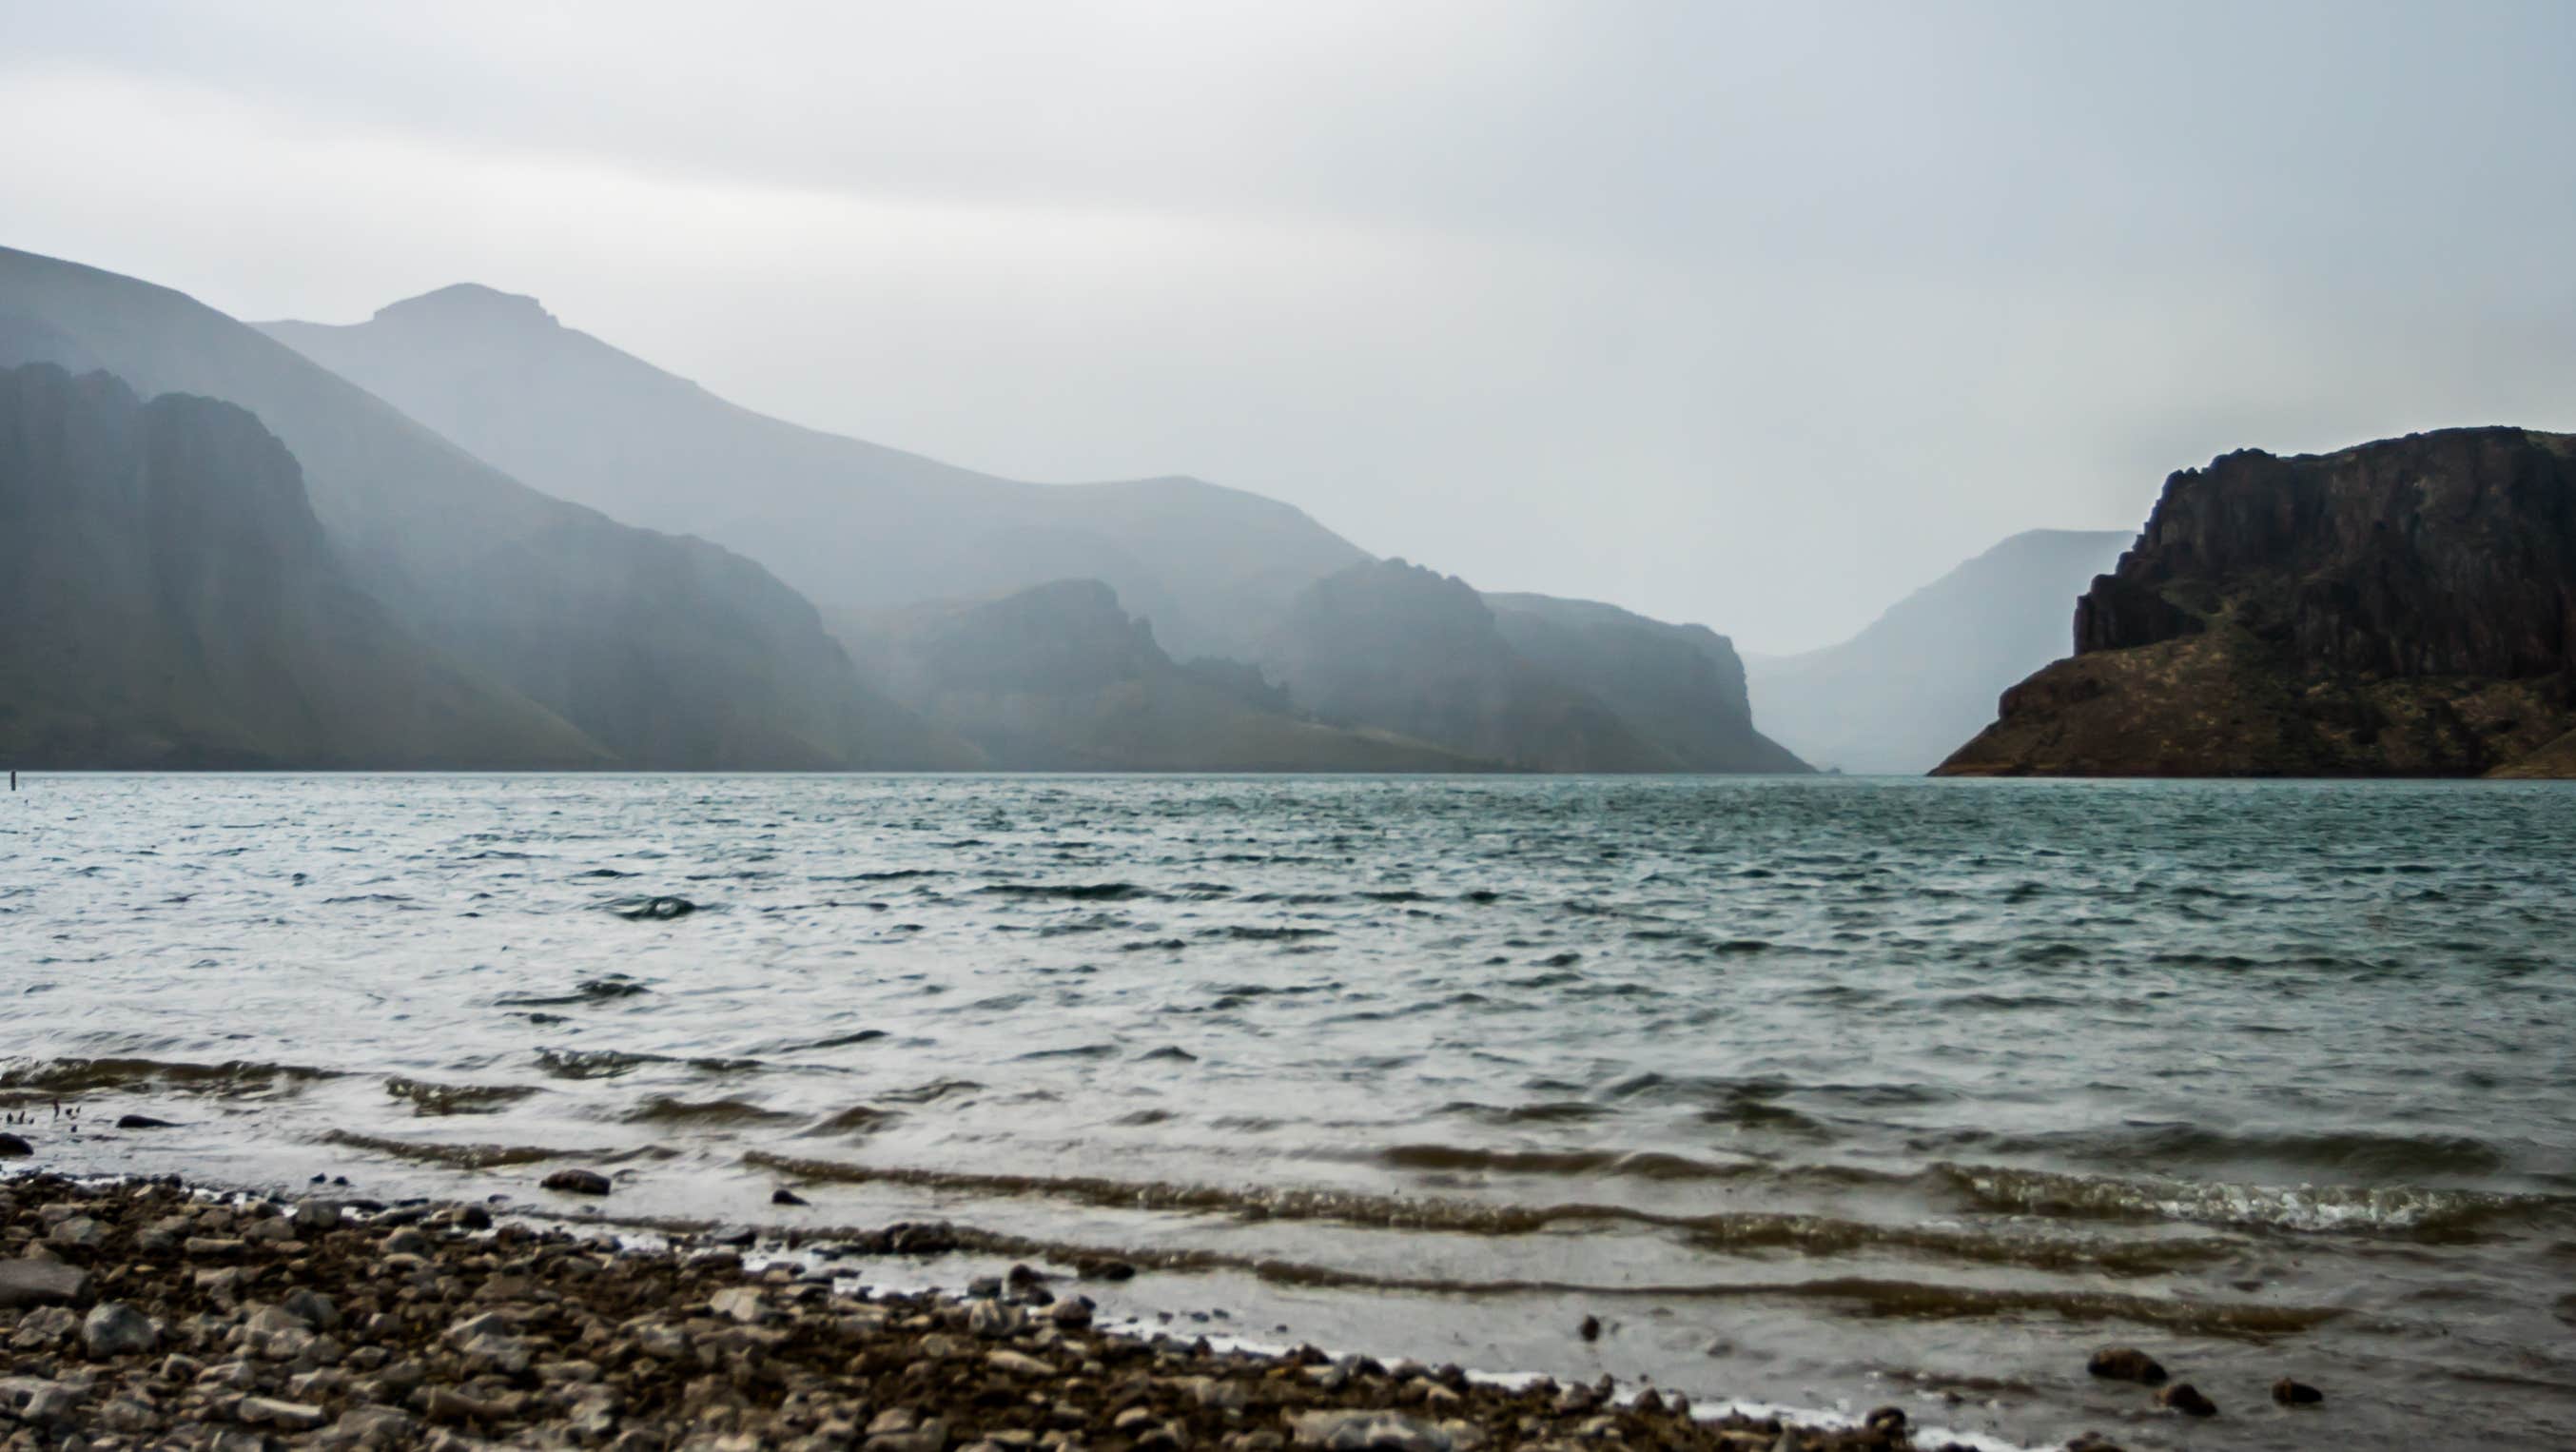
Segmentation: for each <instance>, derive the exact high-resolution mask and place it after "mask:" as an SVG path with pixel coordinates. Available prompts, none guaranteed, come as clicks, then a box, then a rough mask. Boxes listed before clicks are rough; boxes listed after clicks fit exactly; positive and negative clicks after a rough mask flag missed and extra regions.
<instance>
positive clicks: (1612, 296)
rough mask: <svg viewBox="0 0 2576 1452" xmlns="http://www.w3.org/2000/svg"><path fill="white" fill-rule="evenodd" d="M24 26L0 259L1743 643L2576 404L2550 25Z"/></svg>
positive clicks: (2171, 14)
mask: <svg viewBox="0 0 2576 1452" xmlns="http://www.w3.org/2000/svg"><path fill="white" fill-rule="evenodd" d="M6 8H7V11H8V18H7V30H8V33H9V35H10V39H11V43H10V45H9V47H8V48H7V50H6V51H5V53H0V125H5V126H7V127H8V128H9V134H11V135H14V136H18V137H21V138H41V139H42V143H43V144H41V145H20V146H15V147H11V148H9V149H7V150H6V151H5V152H0V197H5V199H6V200H5V201H0V219H5V221H6V223H7V228H6V231H7V236H6V239H5V240H7V241H8V242H10V243H11V244H13V245H19V246H26V247H32V248H36V249H38V250H42V251H52V252H57V253H62V254H66V255H70V256H74V257H78V258H80V259H81V260H84V261H90V262H94V263H97V264H99V265H103V266H108V267H113V268H117V269H119V270H125V271H131V272H136V273H139V274H142V275H145V276H148V277H152V278H154V279H156V280H160V281H165V282H169V283H171V284H173V285H176V286H180V287H183V288H186V289H187V290H189V291H191V292H193V293H195V294H197V295H198V296H200V297H202V298H204V299H205V300H207V301H208V302H211V303H213V304H215V305H216V306H218V307H222V308H224V309H226V310H227V311H231V312H234V313H236V314H239V315H243V316H248V317H273V316H305V317H317V318H322V319H325V320H346V319H350V318H355V317H359V316H363V315H364V314H365V313H367V312H368V311H370V310H372V309H373V308H374V307H375V306H377V305H378V304H380V303H383V302H386V301H390V300H392V299H393V298H395V297H398V296H403V295H407V294H410V293H416V292H420V291H425V290H427V289H429V288H431V287H434V286H438V285H440V284H443V283H447V282H453V281H458V280H463V279H473V280H477V281H483V282H488V283H491V284H493V285H495V286H499V287H502V288H505V289H508V290H512V291H519V292H531V293H535V294H537V295H539V296H540V297H542V298H544V299H545V300H546V302H547V304H548V306H549V307H550V308H552V309H553V310H554V311H555V312H556V313H557V314H558V315H559V316H561V317H563V318H564V319H565V320H566V321H567V322H569V323H571V324H573V325H574V326H578V327H583V328H586V329H588V330H590V331H592V332H595V333H598V334H600V335H601V336H603V337H606V338H608V339H610V340H611V341H613V342H616V343H619V344H620V345H622V346H626V347H629V348H631V349H633V350H635V351H637V352H640V353H642V354H644V355H645V356H646V357H648V358H651V359H653V360H654V361H656V362H659V363H662V364H664V365H666V366H669V367H672V368H674V369H676V370H678V371H681V372H684V373H687V374H690V375H691V376H694V377H696V378H698V379H699V380H700V381H701V382H704V383H706V384H707V385H708V386H710V387H712V388H714V389H716V390H717V391H719V392H721V393H725V394H728V395H730V396H732V397H734V398H736V399H738V400H739V401H741V402H744V403H746V404H749V405H751V406H753V407H756V408H760V409H763V410H765V411H770V412H775V413H779V414H783V415H785V416H787V417H791V418H794V419H797V420H799V421H802V422H806V423H811V424H815V425H818V426H823V427H829V428H834V429H839V430H843V431H847V432H852V433H857V434H860V435H862V436H864V437H869V438H874V439H877V440H879V441H882V442H887V443H892V444H897V445H900V446H903V447H907V448H913V449H917V450H920V451H923V452H927V453H931V454H934V455H938V456H941V457H945V458H949V459H952V460H954V461H956V462H959V463H963V464H968V465H972V466H975V467H979V468H986V469H991V470H995V471H998V472H1004V473H1012V474H1018V475H1022V476H1026V477H1035V478H1060V479H1069V478H1096V477H1112V476H1121V475H1136V474H1151V473H1164V472H1175V471H1186V472H1192V473H1198V474H1202V475H1205V476H1208V477H1211V478H1215V479H1218V480H1220V481H1222V482H1226V483H1231V484H1237V485H1242V486H1244V487H1248V488H1254V489H1259V490H1262V491H1265V492H1268V493H1273V494H1276V495H1279V496H1281V497H1283V498H1287V499H1290V500H1292V501H1294V502H1296V503H1299V504H1301V505H1304V506H1306V507H1307V508H1308V509H1310V510H1312V511H1313V512H1314V513H1315V514H1317V515H1318V516H1319V517H1320V518H1322V519H1324V520H1325V521H1326V522H1327V523H1330V524H1332V525H1334V526H1335V527H1337V528H1339V529H1341V530H1343V531H1344V532H1345V533H1347V534H1349V535H1351V536H1352V537H1353V538H1354V539H1356V540H1357V541H1358V542H1360V543H1361V544H1363V545H1365V546H1367V547H1369V548H1371V549H1374V550H1378V551H1381V552H1386V553H1400V554H1404V555H1407V556H1410V557H1413V558H1418V559H1421V560H1424V561H1427V562H1431V563H1435V564H1437V565H1439V566H1441V567H1442V568H1444V569H1449V570H1454V571H1457V572H1460V573H1464V574H1467V575H1468V576H1470V577H1471V578H1473V579H1475V580H1476V581H1477V582H1478V583H1480V584H1484V585H1487V586H1489V587H1493V588H1501V589H1545V590H1551V591H1557V592H1561V593H1573V594H1587V595H1594V596H1599V597H1603V598H1608V599H1613V600H1617V601H1620V602H1621V603H1624V604H1628V605H1631V606H1634V607H1636V608H1639V609H1643V610H1647V611H1650V612H1653V613H1657V614H1662V615H1666V616H1671V617H1677V618H1684V619H1694V620H1703V621H1706V622H1707V623H1710V624H1712V625H1715V626H1717V627H1718V628H1720V629H1723V630H1729V631H1732V632H1734V633H1736V634H1737V635H1738V636H1739V637H1740V638H1741V639H1743V640H1744V641H1745V642H1746V643H1747V644H1748V645H1751V646H1754V647H1756V648H1770V649H1785V648H1793V647H1797V646H1801V645H1807V644H1814V643H1818V642H1821V641H1823V640H1826V639H1830V638H1833V637H1836V636H1838V635H1840V634H1843V633H1846V632H1847V631H1848V630H1850V629H1851V628H1853V627H1855V626H1857V625H1858V624H1860V623H1862V622H1863V621H1864V620H1865V619H1866V618H1867V617H1868V616H1869V615H1870V614H1872V613H1874V612H1875V610H1876V609H1877V608H1878V607H1879V606H1881V605H1883V604H1884V603H1886V602H1887V601H1888V600H1890V599H1892V598H1894V597H1895V596H1897V595H1899V594H1902V593H1903V592H1904V591H1905V590H1906V589H1908V588H1910V587H1911V586H1913V585H1915V584H1918V583H1920V582H1922V581H1923V580H1925V579H1928V578H1929V577H1931V576H1933V575H1935V574H1938V573H1940V572H1941V571H1942V570H1943V569H1945V568H1946V567H1947V566H1948V565H1949V564H1951V563H1953V562H1955V561H1956V560H1957V559H1959V558H1962V557H1965V556H1966V555H1968V554H1971V553H1974V552H1976V551H1977V550H1979V549H1981V548H1983V547H1984V546H1985V545H1987V544H1989V543H1991V542H1992V541H1993V540H1994V539H1996V538H1998V537H2000V536H2001V535H2003V534H2006V533H2009V532H2011V531H2014V530H2017V529H2020V528H2024V527H2028V526H2033V525H2043V524H2045V525H2062V526H2081V527H2106V526H2107V527H2119V526H2130V525H2134V524H2135V523H2136V522H2137V521H2138V519H2139V518H2141V517H2142V516H2143V514H2144V511H2145V509H2146V506H2147V504H2148V502H2149V501H2150V500H2151V499H2152V497H2153V492H2154V490H2155V488H2156V486H2157V484H2158V483H2159V482H2160V481H2161V479H2162V476H2163V475H2164V473H2165V472H2166V471H2168V470H2170V469H2172V468H2176V467H2181V466H2185V465H2189V464H2193V463H2197V462H2200V461H2202V460H2205V459H2206V458H2207V457H2208V456H2210V455H2211V454H2213V453H2216V452H2219V451H2221V450H2224V449H2228V448H2234V447H2238V446H2240V445H2259V446H2262V447H2268V448H2275V449H2285V450H2286V449H2303V448H2320V447H2331V446H2333V445H2337V444H2341V443H2345V442H2351V441H2355V440H2358V439H2361V438H2365V437H2372V436H2378V435H2384V434H2388V433H2392V432H2402V431H2405V430H2407V429H2413V428H2422V427H2431V426H2437V425H2441V424H2448V423H2464V422H2490V421H2511V422H2522V423H2529V424H2533V425H2537V426H2554V427H2571V426H2576V348H2571V344H2570V342H2569V340H2570V339H2571V338H2576V330H2571V324H2576V278H2571V276H2570V274H2569V272H2568V270H2567V269H2566V267H2565V265H2564V260H2563V259H2564V256H2565V252H2566V249H2567V245H2568V243H2569V241H2570V238H2571V234H2572V233H2576V188H2569V187H2567V186H2565V185H2564V184H2563V172H2564V169H2565V163H2564V155H2563V154H2564V151H2565V147H2566V144H2567V138H2569V137H2570V136H2576V100H2571V98H2570V96H2569V94H2568V92H2567V88H2566V87H2565V85H2564V84H2563V71H2564V63H2565V60H2566V58H2567V57H2568V56H2569V55H2570V54H2576V45H2571V41H2576V12H2570V11H2567V10H2565V9H2564V8H2563V7H2557V6H2551V5H2530V6H2508V5H2488V6H2481V7H2478V8H2475V9H2474V10H2465V11H2452V10H2446V9H2440V8H2435V7H2380V6H2364V5H2351V4H2334V5H2322V4H2318V5H2303V4H2274V5H2263V6H2239V5H2200V6H2191V5H2186V6H2178V7H2163V8H2157V9H2154V10H2152V11H2150V10H2148V9H2146V8H2144V7H2132V8H2130V9H2127V10H2113V9H2111V8H2109V7H2075V6H2053V5H2052V6H2039V5H2032V6H1975V7H1966V6H1951V7H1933V6H1925V5H1884V6H1834V7H1795V8H1787V7H1781V8H1755V7H1724V6H1714V5H1696V4H1681V3H1673V4H1647V3H1628V4H1618V3H1613V4H1599V5H1590V4H1583V5H1577V4H1510V3H1490V4H1458V5H1442V4H1428V3H1426V4H1419V5H1406V6H1384V5H1337V4H1303V5H1297V6H1275V5H1272V6H1262V5H1240V6H1233V5H1180V4H1170V5H1140V4H1103V5H1088V6H1079V7H1075V6H1055V5H1009V6H1005V5H977V4H962V5H953V6H940V7H892V6H889V7H867V8H864V9H863V8H861V7H847V6H837V5H835V6H796V7H789V6H741V7H732V9H733V10H740V11H748V12H750V13H749V14H747V15H736V14H732V13H726V12H723V11H718V10H716V9H712V8H709V7H704V6H679V5H651V4H624V5H613V6H612V5H601V6H595V7H587V6H560V5H555V6H548V5H526V4H520V5H489V6H476V5H439V6H416V7H353V6H341V5H331V4H309V5H307V4H269V5H259V6H251V5H218V4H172V5H167V6H147V5H126V4H99V5H83V6H63V5H44V4H33V3H24V4H20V3H11V4H9V5H8V6H7V7H6Z"/></svg>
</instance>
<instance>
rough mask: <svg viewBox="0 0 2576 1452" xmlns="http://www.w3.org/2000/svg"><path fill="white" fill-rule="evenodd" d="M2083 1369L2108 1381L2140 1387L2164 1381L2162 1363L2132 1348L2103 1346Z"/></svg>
mask: <svg viewBox="0 0 2576 1452" xmlns="http://www.w3.org/2000/svg"><path fill="white" fill-rule="evenodd" d="M2084 1369H2085V1370H2086V1371H2089V1372H2091V1373H2092V1374H2093V1375H2095V1376H2098V1377H2102V1378H2104V1379H2106V1380H2110V1381H2134V1382H2136V1383H2138V1384H2139V1385H2141V1386H2154V1385H2156V1384H2157V1383H2158V1382H2161V1381H2163V1380H2164V1379H2165V1369H2164V1366H2163V1364H2162V1363H2160V1362H2158V1361H2157V1360H2156V1359H2155V1358H2154V1357H2152V1356H2149V1355H2148V1354H2146V1353H2145V1352H2143V1351H2140V1350H2139V1349H2137V1348H2136V1347H2134V1346H2105V1347H2103V1348H2102V1349H2101V1350H2099V1351H2096V1352H2094V1353H2093V1359H2092V1360H2090V1361H2088V1362H2086V1363H2084Z"/></svg>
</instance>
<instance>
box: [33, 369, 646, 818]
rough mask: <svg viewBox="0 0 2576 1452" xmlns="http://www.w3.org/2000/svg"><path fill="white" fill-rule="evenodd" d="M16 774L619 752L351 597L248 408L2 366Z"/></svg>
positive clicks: (504, 761)
mask: <svg viewBox="0 0 2576 1452" xmlns="http://www.w3.org/2000/svg"><path fill="white" fill-rule="evenodd" d="M0 759H5V760H6V761H7V762H8V763H9V764H11V765H13V766H32V767H45V768H54V769H79V768H89V769H101V768H104V769H118V768H124V769H143V768H160V767H308V768H309V767H378V768H394V767H411V768H421V767H460V766H487V767H490V766H498V767H518V768H534V767H582V766H596V765H599V764H601V763H603V762H604V761H605V760H606V759H607V753H605V752H604V751H602V750H601V749H600V748H599V747H598V746H597V745H595V744H594V743H592V742H591V741H589V740H588V739H586V738H585V737H584V736H583V735H582V733H581V732H579V731H577V730H575V729H574V728H573V727H572V726H571V725H570V724H568V723H567V722H565V721H564V720H563V719H562V718H560V717H559V716H557V715H555V714H554V713H553V712H551V711H548V710H546V709H545V708H544V707H541V706H539V705H537V704H536V703H534V702H532V701H529V700H527V699H526V698H524V697H522V696H519V695H518V694H516V693H514V692H512V691H510V690H508V689H506V688H505V687H502V686H500V685H498V684H496V683H493V682H491V681H488V680H485V679H482V678H480V677H479V676H477V675H476V674H474V673H473V672H471V671H469V670H467V669H465V668H464V667H462V666H460V665H459V664H458V663H456V662H455V661H453V660H451V659H449V658H447V657H446V656H445V655H443V654H442V653H440V652H438V651H436V650H434V649H432V648H431V647H429V646H427V645H424V644H423V643H422V642H420V641H419V640H417V639H416V638H414V637H413V636H412V634H411V633H410V632H409V631H408V630H406V629H404V628H403V626H402V625H401V624H400V623H398V622H397V621H396V620H395V619H394V617H393V615H392V613H391V612H390V611H388V610H386V609H385V608H384V607H383V606H382V605H381V604H379V603H378V602H377V601H375V600H374V599H372V598H370V597H369V596H368V595H367V594H366V593H365V592H363V591H361V590H359V589H358V588H356V587H355V586H354V585H353V584H352V583H351V582H350V580H349V579H348V578H346V576H345V574H344V572H343V571H342V570H341V568H340V564H339V561H338V559H337V558H336V556H335V554H334V552H333V551H332V549H331V547H330V545H329V543H328V541H327V540H326V539H325V538H324V535H323V530H322V525H321V522H320V521H319V520H318V519H316V518H315V517H314V514H313V511H312V509H311V507H310V506H309V504H308V503H307V501H306V498H305V491H304V481H303V476H302V472H301V470H300V469H298V467H297V465H296V462H295V459H294V458H293V456H291V455H290V454H288V452H287V451H286V447H285V445H283V444H282V443H280V442H279V441H278V440H277V438H276V437H275V436H274V435H272V434H270V433H269V432H268V430H267V429H265V428H263V427H262V426H261V425H260V422H259V420H257V419H256V418H254V417H252V416H251V415H250V414H249V413H246V412H244V411H243V410H241V409H239V408H236V407H234V406H232V405H231V404H227V403H221V402H217V401H215V400H212V399H206V398H198V397H192V396H188V395H183V394H163V395H161V396H160V397H158V398H155V399H153V400H152V401H151V402H149V403H145V402H143V401H141V400H140V399H138V398H137V397H136V396H135V394H134V391H133V390H132V389H130V388H128V387H127V386H126V385H125V384H124V383H123V382H122V381H121V380H119V379H116V378H114V377H112V376H110V375H108V374H106V373H102V372H92V373H88V374H85V375H83V376H80V377H77V378H75V377H73V376H72V375H71V374H70V373H68V372H66V371H64V370H63V369H61V368H59V367H56V366H53V365H51V364H41V363H40V364H29V365H26V366H23V367H18V368H8V369H0Z"/></svg>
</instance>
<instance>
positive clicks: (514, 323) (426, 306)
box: [376, 282, 561, 328]
mask: <svg viewBox="0 0 2576 1452" xmlns="http://www.w3.org/2000/svg"><path fill="white" fill-rule="evenodd" d="M376 321H377V322H380V323H384V322H396V323H399V322H424V321H426V322H445V323H480V324H485V325H494V324H498V325H503V326H509V327H522V328H524V327H544V328H552V327H558V326H561V325H560V324H558V323H557V322H556V321H555V315H554V314H552V313H550V312H547V311H546V309H545V305H544V304H542V303H540V302H538V301H537V300H536V299H535V298H532V297H530V296H528V295H527V294H525V293H517V292H503V291H501V290H500V289H499V288H494V287H485V286H484V285H483V284H481V283H479V282H459V283H454V284H451V285H450V286H447V287H442V288H440V289H438V290H437V291H435V292H425V293H422V294H421V295H420V296H418V297H407V298H404V299H403V300H402V301H401V302H397V303H387V304H385V305H384V306H383V307H380V308H378V309H376Z"/></svg>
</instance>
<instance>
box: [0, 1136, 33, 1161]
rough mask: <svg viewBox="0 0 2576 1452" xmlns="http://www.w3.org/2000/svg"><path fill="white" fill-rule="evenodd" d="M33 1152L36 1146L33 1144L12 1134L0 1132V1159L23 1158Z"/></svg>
mask: <svg viewBox="0 0 2576 1452" xmlns="http://www.w3.org/2000/svg"><path fill="white" fill-rule="evenodd" d="M35 1152H36V1147H35V1146H34V1145H31V1144H29V1143H27V1142H26V1141H25V1140H23V1139H20V1138H19V1137H18V1136H16V1135H14V1134H0V1160H15V1159H24V1158H26V1157H27V1156H28V1155H31V1154H34V1153H35Z"/></svg>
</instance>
